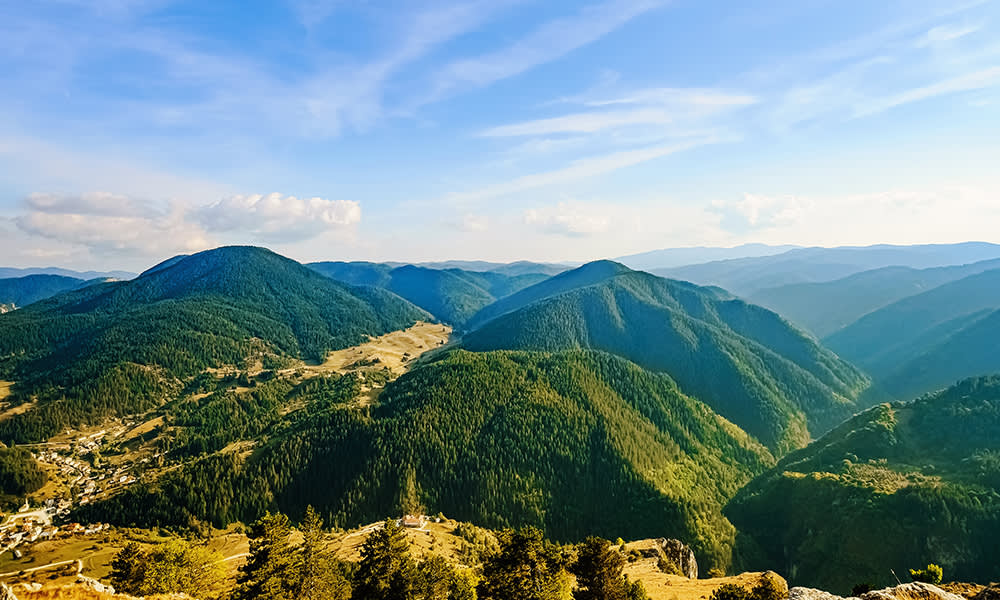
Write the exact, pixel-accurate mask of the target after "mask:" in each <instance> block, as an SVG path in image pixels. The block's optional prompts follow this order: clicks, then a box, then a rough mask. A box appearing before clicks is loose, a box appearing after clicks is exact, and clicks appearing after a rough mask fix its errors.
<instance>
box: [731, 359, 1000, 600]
mask: <svg viewBox="0 0 1000 600" xmlns="http://www.w3.org/2000/svg"><path fill="white" fill-rule="evenodd" d="M998 431H1000V377H996V376H994V377H985V378H979V379H970V380H966V381H963V382H961V383H960V384H958V385H956V386H954V387H952V388H950V389H948V390H946V391H943V392H939V393H937V394H934V395H930V396H927V397H924V398H921V399H919V400H917V401H915V402H913V403H909V404H903V403H895V404H891V405H890V404H884V405H880V406H878V407H875V408H873V409H871V410H869V411H867V412H865V413H862V414H861V415H858V416H857V417H855V418H853V419H851V420H850V421H848V422H847V423H845V424H843V425H841V426H840V427H838V428H837V429H835V430H834V431H832V432H830V433H829V434H828V435H826V436H825V437H823V438H822V439H820V440H818V441H816V442H814V443H813V444H811V445H810V446H809V447H808V448H805V449H804V450H801V451H799V452H796V453H794V454H791V455H789V456H787V457H785V458H784V459H783V460H782V461H781V462H780V463H779V464H778V465H777V467H775V468H774V469H773V470H772V471H770V472H769V473H767V474H765V475H762V476H760V477H758V478H757V479H755V480H754V481H753V482H752V483H751V484H750V485H748V486H747V487H746V488H744V489H743V490H741V491H740V493H739V494H738V495H737V496H736V498H734V499H733V501H732V502H731V503H730V505H729V506H728V507H727V509H726V514H727V515H728V516H729V517H730V519H732V521H733V523H735V524H736V526H737V527H738V528H739V530H740V535H741V542H740V546H741V550H742V554H741V555H742V557H743V563H742V564H741V565H739V566H741V567H744V568H748V569H754V568H757V567H758V566H759V567H761V568H763V567H764V566H765V565H766V567H767V568H773V569H777V570H781V571H782V572H785V573H788V574H789V575H790V577H789V579H790V583H792V584H793V585H807V586H814V587H820V588H822V589H829V590H831V591H834V592H838V593H843V592H847V591H849V590H850V589H851V587H852V586H853V585H855V584H858V583H862V582H869V583H872V584H875V585H876V587H878V586H881V585H882V584H889V583H891V582H894V579H893V577H892V574H891V572H890V569H894V570H895V572H896V573H897V574H899V575H900V576H903V574H905V573H906V572H907V569H908V568H913V567H914V566H922V565H926V564H928V563H929V562H934V563H937V564H940V565H942V566H943V567H944V571H945V574H946V578H947V579H949V580H952V579H954V580H958V581H996V580H997V578H1000V563H997V562H996V560H995V557H996V556H997V550H998V546H997V543H998V541H997V540H1000V449H998V446H997V432H998Z"/></svg>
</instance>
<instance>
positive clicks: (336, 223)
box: [194, 193, 361, 241]
mask: <svg viewBox="0 0 1000 600" xmlns="http://www.w3.org/2000/svg"><path fill="white" fill-rule="evenodd" d="M194 217H195V219H196V220H197V221H198V222H199V223H200V224H201V225H202V226H203V227H204V228H205V229H206V230H208V231H214V232H241V233H245V234H250V235H253V236H258V237H260V238H262V239H265V240H282V241H292V240H298V239H302V238H309V237H314V236H316V235H319V234H320V233H323V232H325V231H330V230H335V229H341V228H345V227H350V226H353V225H357V224H358V223H360V222H361V205H360V204H359V203H358V202H355V201H353V200H327V199H324V198H296V197H295V196H282V195H281V194H278V193H272V194H267V195H266V196H265V195H261V194H255V195H251V196H231V197H229V198H224V199H222V200H219V201H218V202H216V203H214V204H210V205H208V206H205V207H202V208H199V209H197V210H196V211H195V212H194Z"/></svg>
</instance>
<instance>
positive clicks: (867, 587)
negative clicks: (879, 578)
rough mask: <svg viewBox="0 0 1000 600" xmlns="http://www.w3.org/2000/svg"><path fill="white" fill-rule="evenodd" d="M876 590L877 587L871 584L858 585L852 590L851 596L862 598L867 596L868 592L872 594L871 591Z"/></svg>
mask: <svg viewBox="0 0 1000 600" xmlns="http://www.w3.org/2000/svg"><path fill="white" fill-rule="evenodd" d="M874 589H875V586H873V585H872V584H870V583H859V584H858V585H856V586H854V587H853V588H851V595H852V596H861V595H863V594H867V593H868V592H870V591H872V590H874Z"/></svg>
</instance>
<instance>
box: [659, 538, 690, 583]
mask: <svg viewBox="0 0 1000 600" xmlns="http://www.w3.org/2000/svg"><path fill="white" fill-rule="evenodd" d="M656 543H657V545H658V546H659V550H660V551H661V552H663V557H664V558H666V559H667V560H669V561H670V562H672V563H674V564H675V565H677V568H678V569H679V570H680V572H681V574H682V575H684V576H685V577H687V578H688V579H698V561H697V560H695V558H694V552H693V551H692V550H691V548H688V547H687V546H686V545H685V544H684V543H683V542H681V541H679V540H671V539H666V538H660V539H658V540H656Z"/></svg>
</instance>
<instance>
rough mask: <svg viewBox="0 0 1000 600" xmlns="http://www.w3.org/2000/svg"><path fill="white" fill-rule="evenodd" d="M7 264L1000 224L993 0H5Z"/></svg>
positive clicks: (368, 253) (635, 244) (444, 253)
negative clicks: (246, 250) (243, 246)
mask: <svg viewBox="0 0 1000 600" xmlns="http://www.w3.org/2000/svg"><path fill="white" fill-rule="evenodd" d="M0 39H3V40H4V51H3V52H2V53H0V80H2V81H3V82H4V86H3V93H2V94H0V252H2V253H3V255H4V256H5V259H4V261H3V262H4V263H5V265H7V266H39V265H49V264H57V265H64V266H70V267H78V268H82V267H87V268H112V267H116V268H130V269H141V268H144V267H145V266H148V265H149V264H151V263H153V262H155V261H157V260H160V259H162V258H164V257H167V256H170V255H172V254H175V253H179V252H191V251H195V250H200V249H203V248H208V247H212V246H215V245H220V244H226V243H252V244H262V245H267V246H269V247H271V248H273V249H275V250H277V251H280V252H283V253H285V254H287V255H289V256H292V257H294V258H297V259H300V260H318V259H326V260H336V259H344V260H349V259H370V260H434V259H445V258H466V259H488V260H515V259H534V260H589V259H593V258H599V257H607V256H618V255H623V254H629V253H633V252H641V251H645V250H650V249H654V248H663V247H677V246H692V245H725V246H730V245H736V244H740V243H744V242H765V243H795V244H807V245H839V244H869V243H880V242H887V243H919V242H951V241H963V240H971V239H977V240H986V241H994V242H1000V234H998V233H997V231H998V227H997V224H998V223H1000V168H997V164H1000V3H998V2H996V1H993V2H989V1H987V2H974V1H970V2H964V3H963V2H962V1H961V0H958V1H949V2H944V1H939V2H926V1H921V0H905V1H904V0H900V1H896V0H880V1H878V2H872V1H870V0H864V1H851V0H837V1H832V0H831V1H823V0H797V1H794V2H778V1H770V2H755V1H749V0H748V1H741V2H731V1H725V2H724V1H713V0H698V1H696V0H677V1H674V2H669V1H665V0H605V1H600V0H594V1H589V0H588V1H575V2H564V1H558V0H546V1H531V0H472V1H463V2H444V1H442V2H437V1H430V0H427V1H421V2H407V1H395V0H384V1H362V0H355V1H348V0H287V1H275V2H251V1H247V2H222V1H219V2H202V1H199V2H171V1H168V0H58V1H56V0H36V1H33V2H0Z"/></svg>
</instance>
